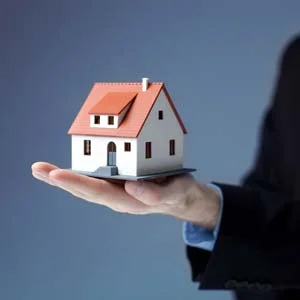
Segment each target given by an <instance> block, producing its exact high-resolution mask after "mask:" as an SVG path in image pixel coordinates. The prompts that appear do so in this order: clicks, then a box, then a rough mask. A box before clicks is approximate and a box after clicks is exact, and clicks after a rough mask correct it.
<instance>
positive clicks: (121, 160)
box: [71, 135, 137, 176]
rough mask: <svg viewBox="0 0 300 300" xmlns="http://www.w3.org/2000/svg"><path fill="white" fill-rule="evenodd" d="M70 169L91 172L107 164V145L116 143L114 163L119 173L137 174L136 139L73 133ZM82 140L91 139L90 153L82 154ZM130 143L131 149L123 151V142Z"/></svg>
mask: <svg viewBox="0 0 300 300" xmlns="http://www.w3.org/2000/svg"><path fill="white" fill-rule="evenodd" d="M71 139H72V169H73V170H76V171H85V172H93V171H95V170H96V169H98V168H99V167H101V166H107V145H108V143H109V142H114V143H115V144H116V165H117V167H118V171H119V174H120V175H132V176H136V175H137V140H136V139H135V138H118V137H97V136H95V137H94V136H84V135H73V136H72V137H71ZM84 140H90V141H91V155H84ZM125 142H129V143H131V151H130V152H125V151H124V150H125V149H124V143H125Z"/></svg>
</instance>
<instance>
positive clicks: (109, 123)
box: [108, 116, 114, 125]
mask: <svg viewBox="0 0 300 300" xmlns="http://www.w3.org/2000/svg"><path fill="white" fill-rule="evenodd" d="M108 125H114V117H113V116H108Z"/></svg>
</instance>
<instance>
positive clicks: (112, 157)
mask: <svg viewBox="0 0 300 300" xmlns="http://www.w3.org/2000/svg"><path fill="white" fill-rule="evenodd" d="M116 152H117V150H116V144H115V143H114V142H110V143H108V145H107V165H108V166H115V165H116Z"/></svg>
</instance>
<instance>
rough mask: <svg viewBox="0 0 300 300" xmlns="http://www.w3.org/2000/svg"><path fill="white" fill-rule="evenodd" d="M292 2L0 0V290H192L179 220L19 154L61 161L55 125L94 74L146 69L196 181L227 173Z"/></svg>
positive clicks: (65, 294) (250, 141) (145, 294)
mask: <svg viewBox="0 0 300 300" xmlns="http://www.w3.org/2000/svg"><path fill="white" fill-rule="evenodd" d="M299 10H300V3H299V1H296V0H295V1H287V0H285V1H274V0H268V1H267V0H266V1H260V0H257V1H239V0H235V1H233V0H232V1H212V0H210V1H200V0H198V1H196V0H195V1H187V0H185V1H175V0H172V1H171V0H170V1H164V0H152V1H138V0H131V1H126V0H123V1H122V0H119V1H116V0H114V1H113V0H106V1H101V0H99V1H66V0H59V1H39V0H31V1H29V0H27V1H21V0H19V1H16V0H14V1H12V0H10V1H9V0H6V1H3V0H2V1H1V4H0V30H1V32H0V34H1V36H0V42H1V45H0V88H1V110H0V129H1V150H0V151H1V156H0V157H1V167H2V172H1V174H2V175H1V202H0V203H1V210H0V238H1V247H0V298H1V299H6V300H8V299H22V300H25V299H30V300H32V299H44V300H47V299H73V300H75V299H163V298H166V299H198V298H199V297H200V294H199V292H198V291H197V289H196V286H195V285H193V284H192V283H191V282H190V277H189V276H190V273H189V267H188V265H187V261H186V259H185V254H184V245H183V241H182V239H181V223H180V222H179V221H178V220H174V219H171V218H167V217H163V216H138V217H137V216H129V215H121V214H117V213H114V212H111V211H109V210H108V209H105V208H103V207H100V206H97V205H94V204H90V203H87V202H84V201H79V200H76V199H74V198H73V197H72V196H70V195H68V194H66V193H64V192H62V191H60V190H58V189H53V188H51V187H49V186H47V185H45V184H43V183H41V182H38V181H36V180H35V179H33V178H32V177H31V170H30V165H31V164H32V163H33V162H34V161H39V160H45V161H50V162H53V163H55V164H58V165H59V166H62V167H65V168H67V167H69V166H70V137H69V136H67V134H66V132H67V130H68V128H69V126H70V124H71V122H72V121H73V118H74V116H75V115H76V113H77V112H78V109H79V108H80V106H81V104H82V101H83V100H84V98H85V96H86V95H87V93H88V91H89V89H90V87H91V85H92V83H93V82H94V81H101V80H103V81H139V80H141V78H142V77H149V78H150V79H152V80H154V81H165V82H166V84H167V88H168V89H169V92H170V94H171V95H172V96H173V99H174V102H175V104H176V105H177V108H178V110H179V112H180V113H181V116H182V118H183V120H184V122H185V124H186V126H187V128H188V130H189V134H188V137H187V141H186V142H187V143H186V165H187V166H190V167H196V168H198V169H199V172H198V173H197V174H196V176H197V178H198V179H200V180H202V181H205V182H206V181H209V180H211V179H213V180H219V181H226V182H237V181H238V180H239V178H240V177H241V175H242V174H244V172H245V171H246V170H247V169H248V167H249V166H250V164H251V162H252V160H253V157H254V153H255V147H256V138H257V133H258V128H259V123H260V118H261V115H262V112H263V109H264V108H265V106H266V104H267V103H268V99H269V98H270V95H271V91H272V85H273V81H274V75H275V70H276V61H277V57H278V54H279V53H280V51H281V48H282V46H283V45H284V44H285V42H286V41H287V40H288V39H289V38H290V37H291V36H292V35H293V34H294V33H295V32H297V31H298V29H299V25H300V18H299ZM217 295H220V299H229V298H230V294H229V293H218V294H217ZM215 296H216V293H215V292H206V293H204V294H203V295H202V298H201V299H215Z"/></svg>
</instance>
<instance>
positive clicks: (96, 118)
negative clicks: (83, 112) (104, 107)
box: [94, 116, 100, 124]
mask: <svg viewBox="0 0 300 300" xmlns="http://www.w3.org/2000/svg"><path fill="white" fill-rule="evenodd" d="M94 123H95V124H100V116H95V117H94Z"/></svg>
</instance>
